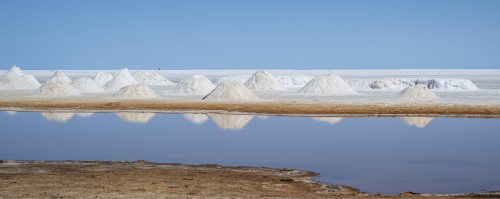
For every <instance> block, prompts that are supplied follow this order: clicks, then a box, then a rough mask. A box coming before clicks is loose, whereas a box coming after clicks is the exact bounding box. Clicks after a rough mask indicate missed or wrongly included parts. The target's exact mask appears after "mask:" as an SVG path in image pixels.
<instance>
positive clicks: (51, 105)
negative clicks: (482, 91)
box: [0, 99, 500, 118]
mask: <svg viewBox="0 0 500 199" xmlns="http://www.w3.org/2000/svg"><path fill="white" fill-rule="evenodd" d="M0 108H1V109H5V110H8V109H16V110H18V109H21V110H28V111H29V110H36V111H44V110H75V111H78V110H80V111H81V110H94V111H124V110H141V111H153V112H154V111H192V110H197V111H227V112H244V113H257V114H277V115H279V114H363V115H406V114H412V115H448V116H466V117H469V116H470V117H496V118H498V117H500V105H473V104H434V103H413V104H410V103H402V104H376V103H373V104H372V103H358V104H355V103H334V102H329V103H312V102H311V103H305V102H265V101H262V102H204V101H165V100H163V101H161V100H156V101H155V100H144V101H115V100H93V99H88V100H70V99H58V100H41V99H38V100H35V99H24V100H0Z"/></svg>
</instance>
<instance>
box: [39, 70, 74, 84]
mask: <svg viewBox="0 0 500 199" xmlns="http://www.w3.org/2000/svg"><path fill="white" fill-rule="evenodd" d="M59 81H63V82H66V83H68V84H71V83H73V80H71V78H69V77H68V76H67V75H66V74H65V73H64V72H62V71H56V72H55V73H54V75H53V76H52V77H51V78H50V79H48V80H47V81H46V82H45V83H54V82H59Z"/></svg>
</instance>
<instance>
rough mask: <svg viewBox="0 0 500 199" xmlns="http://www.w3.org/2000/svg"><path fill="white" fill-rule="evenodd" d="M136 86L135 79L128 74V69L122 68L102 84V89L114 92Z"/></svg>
mask: <svg viewBox="0 0 500 199" xmlns="http://www.w3.org/2000/svg"><path fill="white" fill-rule="evenodd" d="M134 84H138V83H137V81H136V80H135V78H134V77H133V76H132V75H131V74H130V72H129V71H128V69H126V68H124V69H121V70H119V71H117V72H116V73H115V74H114V75H113V79H111V80H109V81H108V82H106V84H104V88H105V89H106V90H109V91H113V92H116V91H118V90H120V89H121V88H123V87H125V86H130V85H134Z"/></svg>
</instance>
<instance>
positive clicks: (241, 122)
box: [208, 113, 254, 130]
mask: <svg viewBox="0 0 500 199" xmlns="http://www.w3.org/2000/svg"><path fill="white" fill-rule="evenodd" d="M208 117H210V118H211V119H212V120H213V121H214V122H215V124H216V125H217V126H218V127H219V128H221V129H229V130H241V129H243V128H244V127H245V126H246V125H247V124H248V123H249V122H250V120H252V118H253V117H254V116H253V115H230V114H215V113H211V114H208Z"/></svg>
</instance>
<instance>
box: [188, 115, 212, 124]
mask: <svg viewBox="0 0 500 199" xmlns="http://www.w3.org/2000/svg"><path fill="white" fill-rule="evenodd" d="M182 116H183V117H184V118H185V119H186V120H189V121H190V122H192V123H195V124H203V123H204V122H206V121H207V120H208V116H207V115H205V114H200V113H195V114H192V113H189V114H182Z"/></svg>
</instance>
